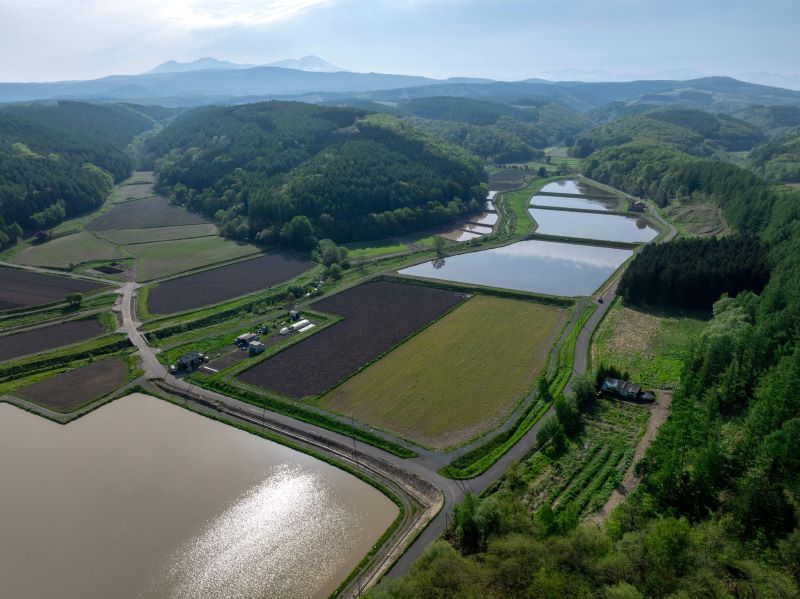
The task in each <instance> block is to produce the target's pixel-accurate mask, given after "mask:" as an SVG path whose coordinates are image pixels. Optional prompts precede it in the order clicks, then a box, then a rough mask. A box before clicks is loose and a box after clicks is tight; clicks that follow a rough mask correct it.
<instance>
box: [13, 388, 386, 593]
mask: <svg viewBox="0 0 800 599" xmlns="http://www.w3.org/2000/svg"><path fill="white" fill-rule="evenodd" d="M20 456H24V459H20ZM0 479H1V480H2V481H3V491H2V493H0V538H2V544H0V589H1V590H2V596H4V597H26V598H29V599H30V598H38V597H48V598H49V597H59V598H65V599H67V598H79V597H80V598H85V597H118V598H125V597H173V598H178V599H182V598H190V597H210V598H216V597H226V598H227V597H231V598H245V597H248V598H249V597H326V596H328V595H329V594H330V593H331V592H332V591H333V590H334V589H335V588H336V587H337V586H338V585H339V584H340V582H341V581H342V580H344V578H346V576H347V575H348V574H349V572H350V571H351V570H352V569H353V568H354V567H355V565H356V564H357V563H358V562H359V560H360V559H361V558H362V557H363V556H364V555H365V554H366V553H367V551H369V549H370V548H371V547H372V545H373V543H375V542H376V541H377V539H378V538H379V537H380V536H381V534H382V533H383V532H384V531H385V530H386V528H388V526H389V525H390V524H391V523H392V521H393V520H394V518H395V517H396V516H397V513H398V509H397V507H396V506H395V505H394V503H392V502H391V501H390V500H389V499H387V498H386V497H385V496H384V495H382V494H381V493H379V492H378V491H377V490H375V489H374V488H373V487H371V486H369V485H367V484H366V483H363V482H362V481H360V480H358V479H357V478H355V477H353V476H351V475H349V474H347V473H346V472H343V471H342V470H339V469H337V468H334V467H333V466H330V465H328V464H325V463H323V462H320V461H319V460H316V459H314V458H312V457H309V456H306V455H304V454H301V453H298V452H296V451H294V450H291V449H288V448H286V447H283V446H281V445H277V444H275V443H271V442H269V441H265V440H263V439H261V438H258V437H256V436H253V435H250V434H247V433H245V432H242V431H239V430H237V429H234V428H232V427H230V426H227V425H224V424H221V423H218V422H215V421H213V420H210V419H207V418H204V417H202V416H199V415H196V414H193V413H190V412H188V411H186V410H184V409H183V408H180V407H177V406H174V405H172V404H169V403H167V402H164V401H161V400H158V399H154V398H152V397H148V396H146V395H140V394H135V395H131V396H128V397H126V398H123V399H120V400H117V401H115V402H113V403H111V404H109V405H106V406H104V407H103V408H101V409H99V410H97V411H95V412H92V413H91V414H89V415H87V416H84V417H83V418H80V419H79V420H76V421H74V422H72V423H70V424H68V425H66V426H62V425H59V424H55V423H52V422H50V421H47V420H44V419H43V418H40V417H38V416H34V415H33V414H29V413H27V412H24V411H22V410H19V409H17V408H15V407H13V406H10V405H8V404H0Z"/></svg>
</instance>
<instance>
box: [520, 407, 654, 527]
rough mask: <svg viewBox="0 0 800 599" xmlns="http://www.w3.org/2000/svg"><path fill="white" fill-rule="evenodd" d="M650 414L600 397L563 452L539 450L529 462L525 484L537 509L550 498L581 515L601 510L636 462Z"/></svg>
mask: <svg viewBox="0 0 800 599" xmlns="http://www.w3.org/2000/svg"><path fill="white" fill-rule="evenodd" d="M649 414H650V412H649V409H648V408H647V407H646V406H641V405H637V404H632V403H625V402H619V401H609V400H598V401H597V402H596V404H595V405H594V406H593V407H592V409H591V410H590V411H589V412H587V413H586V414H585V415H584V418H583V423H584V426H583V430H582V432H581V433H580V434H579V435H578V436H577V437H576V438H575V439H573V440H571V441H569V442H568V444H567V449H566V450H565V451H564V453H563V454H562V455H560V456H557V457H548V455H547V454H546V452H542V451H537V452H536V453H534V454H533V455H532V456H531V457H530V458H528V459H527V460H526V461H525V462H523V464H522V467H521V468H520V470H521V474H522V481H523V482H524V483H525V484H524V485H521V486H522V492H524V493H525V496H526V497H529V498H530V499H531V500H530V503H529V505H530V507H531V510H532V511H535V510H537V509H538V508H539V507H541V506H542V505H544V504H545V503H549V504H550V505H551V506H552V508H553V510H554V511H555V513H556V514H559V513H562V512H564V511H565V510H566V509H568V508H569V509H570V511H571V512H572V513H573V514H574V515H575V516H578V517H580V516H587V515H589V514H591V513H593V512H596V511H597V510H598V509H600V508H601V507H602V506H603V505H604V504H605V502H606V500H608V498H609V497H610V495H611V492H612V491H613V490H614V488H615V487H616V486H617V485H618V484H619V483H620V482H621V481H622V478H623V475H624V474H625V471H626V470H627V469H628V467H629V466H630V464H631V461H632V459H633V452H634V449H635V448H636V444H637V442H638V440H639V438H640V437H641V436H642V433H643V432H644V429H645V426H646V424H647V418H648V416H649Z"/></svg>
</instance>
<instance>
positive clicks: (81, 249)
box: [12, 231, 129, 268]
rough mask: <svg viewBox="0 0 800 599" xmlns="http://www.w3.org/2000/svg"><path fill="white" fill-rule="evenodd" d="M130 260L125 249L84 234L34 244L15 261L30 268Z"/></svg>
mask: <svg viewBox="0 0 800 599" xmlns="http://www.w3.org/2000/svg"><path fill="white" fill-rule="evenodd" d="M127 257H129V256H128V255H127V254H126V253H125V251H124V250H123V249H122V248H121V247H119V246H117V245H114V244H113V243H111V242H109V241H105V240H103V239H98V238H97V237H95V236H94V235H92V234H91V233H87V232H85V231H81V232H80V233H74V234H72V235H67V236H66V237H59V238H58V239H53V240H51V241H47V242H45V243H42V244H39V245H31V246H29V247H27V248H25V249H24V250H22V251H21V252H19V253H18V254H16V255H15V256H14V257H13V259H12V262H13V263H14V264H25V265H28V266H44V267H49V268H68V267H69V265H70V264H81V263H83V262H90V261H98V260H119V259H123V258H127Z"/></svg>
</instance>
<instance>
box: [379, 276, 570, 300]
mask: <svg viewBox="0 0 800 599" xmlns="http://www.w3.org/2000/svg"><path fill="white" fill-rule="evenodd" d="M375 280H377V281H389V282H392V283H403V284H405V285H420V286H422V287H434V288H436V289H444V290H445V291H456V292H461V293H480V294H481V295H489V296H492V297H499V298H504V299H515V300H527V301H534V302H538V303H540V304H546V305H548V306H558V307H560V308H568V307H570V306H572V305H574V304H575V300H574V299H572V298H568V297H559V296H555V295H540V294H538V293H530V292H527V291H516V290H513V289H502V288H500V287H484V286H480V285H469V284H467V283H452V282H449V281H439V280H436V279H421V278H416V277H406V276H403V275H397V274H389V273H386V274H381V275H378V276H377V277H375Z"/></svg>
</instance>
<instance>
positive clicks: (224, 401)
mask: <svg viewBox="0 0 800 599" xmlns="http://www.w3.org/2000/svg"><path fill="white" fill-rule="evenodd" d="M651 213H652V215H653V217H654V218H655V219H656V220H658V221H659V222H660V223H661V224H662V226H664V227H665V228H666V230H667V234H666V235H665V236H664V237H663V238H662V242H666V241H670V240H671V239H673V238H674V237H675V235H676V234H677V231H676V230H675V228H674V227H673V226H672V225H670V224H669V223H667V222H666V221H664V220H663V219H662V218H661V216H660V215H658V214H657V213H656V212H655V210H654V209H653V208H652V207H651ZM618 281H619V279H617V280H615V281H613V282H612V283H611V284H610V285H608V286H607V287H606V288H605V289H604V290H603V291H602V292H601V294H600V295H599V296H598V297H597V298H595V301H598V300H600V299H602V302H600V301H598V308H597V309H596V310H595V311H594V313H593V314H592V316H591V317H590V318H589V320H588V321H587V322H586V324H585V325H584V327H583V328H582V329H581V331H580V333H579V334H578V339H577V342H576V346H575V357H574V365H573V371H572V377H571V378H570V381H569V382H568V383H567V387H566V389H567V390H568V389H569V388H570V386H571V383H572V381H573V380H574V378H575V377H576V376H578V375H580V374H582V373H584V372H586V370H587V368H588V363H587V362H588V351H589V345H590V343H591V339H592V335H593V334H594V331H595V329H596V328H597V326H598V325H599V324H600V322H601V321H602V319H603V317H604V316H605V314H606V312H608V310H609V309H610V307H611V305H612V303H613V300H614V299H615V298H616V292H617V285H618ZM138 287H139V285H138V284H136V283H133V282H129V283H126V284H124V285H123V286H122V287H121V292H122V294H121V300H120V304H119V311H120V314H121V315H122V322H123V328H124V330H125V331H126V332H127V334H128V335H129V337H130V339H131V341H132V342H133V344H134V345H135V347H136V348H137V350H138V352H139V354H140V356H141V359H142V366H143V369H144V371H145V376H146V377H147V378H148V379H151V380H161V381H163V382H164V383H165V384H166V385H168V386H169V387H172V388H173V389H176V390H180V391H183V392H184V393H186V394H188V395H190V396H194V397H198V398H202V399H204V400H205V401H207V402H211V403H215V404H217V405H220V406H225V407H226V408H228V409H230V410H232V411H233V412H234V413H239V414H243V415H246V416H247V418H248V419H250V420H252V421H254V422H259V423H261V424H263V425H264V426H265V427H269V428H271V430H273V431H274V432H277V433H278V434H285V433H282V432H281V431H291V435H293V436H294V437H300V436H302V437H304V438H305V441H306V442H307V443H308V444H310V445H312V446H316V447H320V448H321V449H323V450H325V447H324V442H325V441H329V442H331V443H334V444H337V445H345V446H348V445H352V443H353V441H352V439H351V438H350V437H347V436H345V435H342V434H339V433H336V432H333V431H330V430H328V429H324V428H321V427H318V426H314V425H312V424H308V423H305V422H302V421H299V420H295V419H294V418H291V417H289V416H285V415H282V414H278V413H275V412H266V411H265V410H263V409H262V408H259V407H257V406H254V405H252V404H249V403H246V402H242V401H239V400H237V399H234V398H231V397H227V396H225V395H222V394H220V393H216V392H214V391H210V390H208V389H204V388H202V387H198V386H195V385H192V384H190V383H187V382H186V381H184V380H182V379H179V378H176V377H174V376H172V375H171V374H169V373H168V372H167V369H166V368H165V367H164V366H163V365H162V364H161V363H160V362H159V361H158V359H157V357H156V355H155V352H154V351H153V349H152V348H151V347H150V346H149V345H148V344H147V341H146V339H145V338H144V336H143V334H142V333H141V332H140V331H139V326H140V323H139V322H137V320H136V309H135V302H136V290H137V288H138ZM553 412H554V409H553V408H552V407H551V408H550V409H549V410H548V411H547V412H546V414H545V416H544V417H543V418H541V419H540V420H539V421H538V422H537V423H536V424H535V425H534V426H533V427H531V429H530V430H529V431H528V432H527V433H526V434H525V435H524V436H523V437H522V438H521V439H520V440H519V441H518V442H517V443H516V444H515V445H514V446H513V447H512V448H511V449H510V450H509V451H508V452H507V453H506V454H505V455H504V456H503V457H502V458H501V459H500V460H498V461H497V462H496V463H495V464H494V465H493V466H492V467H491V468H489V469H488V470H487V471H486V472H484V473H483V474H481V475H480V476H478V477H476V478H473V479H470V480H466V481H456V480H452V479H448V478H445V477H443V476H442V475H440V474H439V473H438V472H437V469H438V467H440V466H441V465H442V464H440V463H438V460H432V459H430V456H426V455H424V454H423V455H420V456H419V457H417V458H411V459H404V458H400V457H397V456H395V455H392V454H390V453H387V452H385V451H383V450H381V449H378V448H376V447H373V446H371V445H366V444H363V443H362V444H359V446H358V448H357V450H358V454H361V455H363V456H368V457H369V458H371V459H373V460H376V461H378V462H382V463H385V464H387V465H389V466H391V467H394V468H396V469H399V470H400V471H401V472H406V473H408V474H411V475H414V476H416V477H418V478H419V479H421V480H423V481H425V482H427V483H429V484H430V485H433V486H434V487H435V488H436V489H438V490H439V491H440V492H441V493H442V496H443V498H444V505H443V507H442V509H441V511H440V512H439V513H438V515H437V516H436V517H435V518H434V519H433V520H432V521H431V523H430V524H429V525H428V526H427V527H426V528H425V529H424V530H423V531H422V532H421V534H420V535H419V536H418V537H417V539H416V540H415V541H414V542H413V544H412V545H411V546H410V547H409V548H408V550H407V551H405V553H404V554H403V555H402V557H400V559H398V560H397V562H396V563H395V564H394V565H393V566H392V567H391V569H390V570H389V571H388V576H401V575H403V574H405V573H406V572H408V570H409V568H410V567H411V565H412V564H413V563H414V562H415V561H416V560H417V559H418V558H419V557H420V556H421V555H422V553H423V551H424V550H425V548H426V547H427V546H428V545H429V544H430V543H431V542H432V541H434V540H435V539H437V538H438V537H439V536H441V534H442V533H443V532H444V530H445V527H446V525H447V522H448V519H449V518H450V517H451V516H452V510H453V508H454V506H455V505H456V504H457V503H458V502H459V501H460V500H461V499H462V498H463V497H464V495H465V494H466V493H467V492H472V493H481V492H483V491H485V490H486V489H487V488H489V487H490V486H491V485H492V484H493V483H495V482H496V481H497V480H498V479H499V478H500V477H501V476H502V475H503V473H505V472H506V470H507V469H508V468H509V467H510V466H511V465H512V464H514V463H516V462H518V461H519V460H521V459H523V458H524V457H525V456H526V455H528V454H529V453H530V451H531V450H532V449H533V448H534V446H535V444H536V436H537V434H538V432H539V428H540V426H541V423H542V422H544V420H545V419H546V418H547V416H549V415H550V414H552V413H553ZM321 443H322V444H321Z"/></svg>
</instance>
